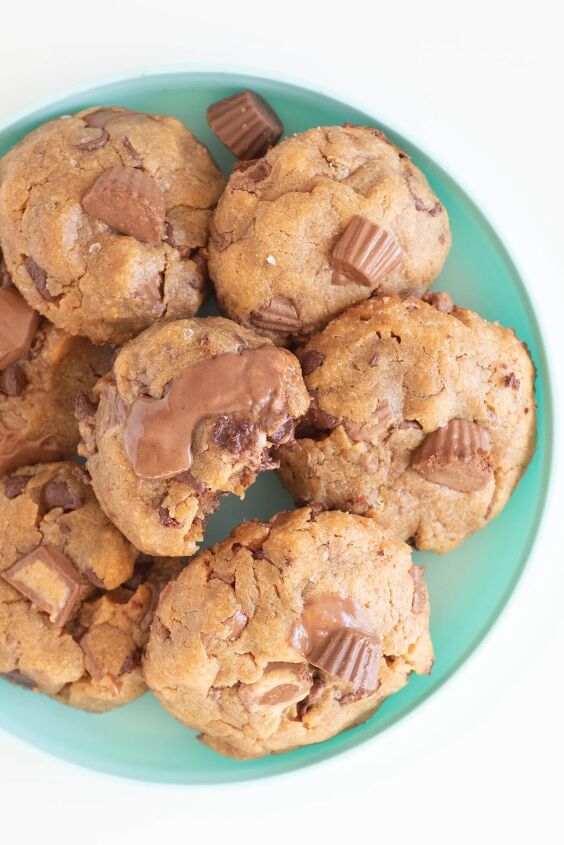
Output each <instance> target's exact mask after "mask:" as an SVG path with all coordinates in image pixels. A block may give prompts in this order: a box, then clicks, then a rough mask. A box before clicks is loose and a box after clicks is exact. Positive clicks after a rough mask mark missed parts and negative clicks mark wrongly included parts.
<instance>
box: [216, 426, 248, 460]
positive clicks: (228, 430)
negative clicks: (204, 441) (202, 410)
mask: <svg viewBox="0 0 564 845" xmlns="http://www.w3.org/2000/svg"><path fill="white" fill-rule="evenodd" d="M255 439H256V431H255V425H254V423H253V421H252V420H249V419H232V418H231V417H228V416H221V417H219V418H218V419H217V420H216V422H215V424H214V427H213V442H214V443H216V444H217V445H218V446H220V447H221V448H222V449H227V451H229V452H231V453H232V454H233V455H240V454H241V452H243V451H248V450H249V449H251V447H252V446H253V443H254V442H255Z"/></svg>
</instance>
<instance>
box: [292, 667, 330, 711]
mask: <svg viewBox="0 0 564 845" xmlns="http://www.w3.org/2000/svg"><path fill="white" fill-rule="evenodd" d="M324 690H325V681H324V680H323V678H321V677H320V676H319V675H317V677H316V676H314V678H313V684H312V686H311V689H310V691H309V693H308V695H307V696H306V698H304V699H302V701H300V702H298V705H297V708H296V710H297V717H298V719H300V720H302V719H303V718H304V716H305V715H306V713H308V712H309V711H310V710H311V708H312V707H314V706H315V705H316V704H317V703H318V702H319V701H321V699H322V698H323V692H324Z"/></svg>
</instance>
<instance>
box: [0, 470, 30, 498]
mask: <svg viewBox="0 0 564 845" xmlns="http://www.w3.org/2000/svg"><path fill="white" fill-rule="evenodd" d="M29 478H30V477H29V475H12V476H10V477H9V478H7V479H6V480H5V482H4V495H5V496H6V498H7V499H15V498H16V496H19V495H20V493H23V491H24V490H25V486H26V484H27V482H28V481H29Z"/></svg>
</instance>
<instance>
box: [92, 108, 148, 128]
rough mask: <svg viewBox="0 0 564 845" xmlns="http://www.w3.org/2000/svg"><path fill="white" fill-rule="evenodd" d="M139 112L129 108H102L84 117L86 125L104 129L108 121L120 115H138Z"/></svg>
mask: <svg viewBox="0 0 564 845" xmlns="http://www.w3.org/2000/svg"><path fill="white" fill-rule="evenodd" d="M139 114H141V112H137V111H131V110H130V109H122V108H119V107H116V108H104V109H98V110H97V111H93V112H90V114H87V115H86V117H85V118H84V122H85V123H86V125H87V126H92V127H94V128H95V129H105V128H106V126H107V125H108V123H111V121H112V120H116V119H117V118H120V117H126V116H127V117H131V115H139Z"/></svg>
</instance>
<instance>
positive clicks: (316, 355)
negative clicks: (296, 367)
mask: <svg viewBox="0 0 564 845" xmlns="http://www.w3.org/2000/svg"><path fill="white" fill-rule="evenodd" d="M299 359H300V364H301V366H302V373H303V375H304V376H309V375H311V374H312V373H313V372H314V370H317V368H318V367H320V366H321V365H322V364H323V362H324V361H325V355H324V354H323V353H322V352H318V351H317V349H308V350H307V351H306V352H304V353H303V354H302V355H300V356H299Z"/></svg>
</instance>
